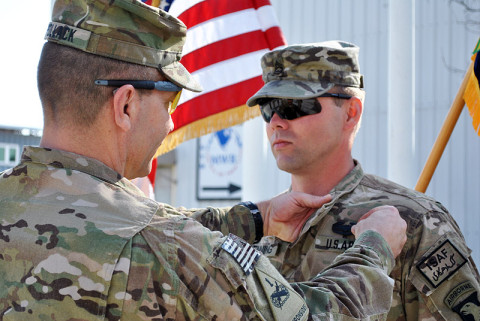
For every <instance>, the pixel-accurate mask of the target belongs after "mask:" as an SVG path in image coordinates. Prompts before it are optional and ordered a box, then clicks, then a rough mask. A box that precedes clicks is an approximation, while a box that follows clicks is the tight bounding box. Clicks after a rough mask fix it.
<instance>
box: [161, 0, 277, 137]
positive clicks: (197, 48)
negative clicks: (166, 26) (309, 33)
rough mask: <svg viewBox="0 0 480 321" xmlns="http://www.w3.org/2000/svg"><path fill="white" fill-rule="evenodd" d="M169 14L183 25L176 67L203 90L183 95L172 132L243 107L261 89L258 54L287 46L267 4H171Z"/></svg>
mask: <svg viewBox="0 0 480 321" xmlns="http://www.w3.org/2000/svg"><path fill="white" fill-rule="evenodd" d="M169 13H170V14H171V15H173V16H176V17H178V18H179V19H180V20H182V21H183V22H184V23H185V24H186V25H187V28H188V29H187V40H186V43H185V46H184V50H183V58H182V60H181V62H182V64H183V65H184V66H185V67H186V68H187V70H189V71H190V72H191V73H192V74H193V76H194V77H195V78H196V79H197V80H198V81H199V82H200V84H201V85H202V87H203V88H204V90H203V92H201V93H193V92H190V91H186V90H185V91H184V92H183V93H182V98H181V100H180V104H181V106H180V108H179V109H178V110H177V112H175V113H174V114H173V115H172V118H173V121H174V124H175V128H176V129H178V128H180V127H182V126H185V125H187V124H189V123H191V122H193V121H195V120H198V119H201V118H204V117H208V116H209V115H212V114H215V113H218V112H222V111H226V110H228V109H230V108H234V107H237V106H241V105H244V104H245V102H246V101H247V99H248V98H249V97H250V96H252V95H253V94H254V93H255V92H256V91H257V90H258V89H260V88H261V86H262V85H263V81H262V78H261V74H262V70H261V66H260V58H261V57H262V55H263V54H264V53H266V52H267V51H269V50H271V49H274V48H277V47H281V46H285V45H286V42H285V39H284V37H283V35H282V33H281V30H280V28H279V25H278V21H277V19H276V16H275V12H274V9H273V7H272V5H271V4H270V2H269V1H268V0H233V1H232V0H176V1H174V2H173V3H172V5H171V7H170V10H169Z"/></svg>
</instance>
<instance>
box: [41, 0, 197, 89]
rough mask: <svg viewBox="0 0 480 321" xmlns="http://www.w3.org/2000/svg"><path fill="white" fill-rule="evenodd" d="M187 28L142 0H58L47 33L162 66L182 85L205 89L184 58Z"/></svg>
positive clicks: (53, 37)
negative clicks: (185, 65)
mask: <svg viewBox="0 0 480 321" xmlns="http://www.w3.org/2000/svg"><path fill="white" fill-rule="evenodd" d="M186 32H187V28H186V26H185V24H184V23H183V22H182V21H180V20H178V19H177V18H175V17H173V16H171V15H169V14H168V13H166V12H165V11H163V10H160V9H158V8H155V7H152V6H148V5H145V4H144V3H142V2H141V1H140V0H115V1H110V0H88V1H86V0H56V1H55V3H54V6H53V10H52V22H51V23H50V24H49V25H48V28H47V31H46V34H45V39H46V40H48V41H51V42H55V43H59V44H62V45H66V46H71V47H74V48H76V49H79V50H82V51H85V52H89V53H92V54H95V55H99V56H104V57H108V58H113V59H118V60H123V61H126V62H130V63H135V64H140V65H144V66H149V67H153V68H158V69H159V70H160V71H161V72H162V73H163V74H164V75H165V76H166V77H167V78H168V79H169V80H170V81H172V82H173V83H175V84H177V85H178V86H180V87H182V88H186V89H188V90H192V91H201V90H202V88H201V86H200V84H199V83H198V82H197V81H196V80H195V79H194V78H193V77H192V75H191V74H190V73H189V72H188V71H187V69H186V68H185V67H184V66H183V65H182V64H181V63H180V59H181V57H182V49H183V45H184V44H185V39H186Z"/></svg>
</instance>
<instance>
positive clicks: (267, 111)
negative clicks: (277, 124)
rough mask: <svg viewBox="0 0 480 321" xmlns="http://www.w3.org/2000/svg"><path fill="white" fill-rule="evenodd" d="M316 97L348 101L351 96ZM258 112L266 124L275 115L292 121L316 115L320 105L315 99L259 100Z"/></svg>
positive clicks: (320, 108) (328, 95)
mask: <svg viewBox="0 0 480 321" xmlns="http://www.w3.org/2000/svg"><path fill="white" fill-rule="evenodd" d="M318 97H333V98H339V99H350V98H352V96H350V95H346V94H331V93H325V94H323V95H320V96H318ZM258 104H259V105H260V112H261V113H262V117H263V120H265V121H266V122H267V123H269V122H270V120H271V119H272V117H273V113H276V114H277V115H278V117H280V118H281V119H287V120H292V119H296V118H298V117H302V116H307V115H314V114H318V113H319V112H321V111H322V105H320V103H319V102H318V100H317V99H316V98H309V99H282V98H274V99H271V98H266V99H265V98H264V99H259V101H258Z"/></svg>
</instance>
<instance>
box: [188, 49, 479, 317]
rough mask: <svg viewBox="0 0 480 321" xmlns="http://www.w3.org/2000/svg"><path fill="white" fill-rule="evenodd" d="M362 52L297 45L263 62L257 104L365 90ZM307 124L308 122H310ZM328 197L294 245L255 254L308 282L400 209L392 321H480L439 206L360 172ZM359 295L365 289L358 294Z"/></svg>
mask: <svg viewBox="0 0 480 321" xmlns="http://www.w3.org/2000/svg"><path fill="white" fill-rule="evenodd" d="M358 52H359V48H358V47H357V46H355V45H353V44H350V43H346V42H340V41H329V42H323V43H314V44H303V45H292V46H289V47H286V48H284V49H280V50H275V51H272V52H269V53H266V54H265V55H264V56H263V57H262V69H263V80H264V81H265V85H264V86H263V87H262V88H261V89H260V90H259V91H258V92H257V93H256V94H255V95H254V96H253V97H251V98H250V99H249V100H248V102H247V104H248V105H249V106H255V105H256V103H257V102H258V100H259V99H265V98H291V99H302V98H312V97H317V96H319V95H321V94H323V93H325V92H328V91H329V90H330V89H332V88H333V87H334V86H347V87H356V88H362V87H363V80H362V78H363V76H362V75H361V74H360V68H359V63H358ZM306 117H308V116H306ZM330 193H331V194H332V195H333V200H332V201H331V202H330V203H328V204H325V205H324V206H323V207H322V208H320V209H319V210H318V211H317V212H316V213H315V214H314V215H313V216H312V217H311V219H310V220H309V221H308V222H307V224H306V225H305V227H304V228H303V231H302V234H301V235H300V236H299V238H298V240H296V241H295V242H294V243H291V244H290V243H286V242H282V241H280V240H278V239H276V238H274V237H264V238H263V239H262V240H261V241H260V242H259V243H258V244H256V248H257V249H259V250H260V251H262V252H263V253H264V254H265V255H267V256H268V257H269V258H270V261H271V262H272V263H273V264H274V266H275V267H277V268H278V269H279V271H280V272H281V274H282V275H283V276H284V277H285V278H286V279H287V280H288V281H290V282H299V281H305V280H309V279H311V278H313V277H315V276H316V275H317V274H318V273H319V272H321V271H322V270H323V269H324V268H325V267H327V266H329V265H330V264H331V263H332V262H333V261H334V260H335V259H336V258H337V257H338V255H340V254H341V253H344V252H345V251H346V250H347V249H348V248H350V246H351V245H352V244H353V242H354V239H355V238H354V236H353V235H352V234H351V232H350V228H351V226H352V225H353V224H355V223H356V222H357V221H358V219H359V218H360V217H361V216H362V215H363V214H365V213H366V212H367V211H369V210H370V209H372V208H374V207H376V206H381V205H393V206H395V207H396V208H397V209H398V210H399V211H400V214H401V216H402V218H403V219H404V220H405V221H406V222H407V224H408V229H407V238H408V239H407V242H406V244H405V246H404V248H403V251H402V253H401V254H400V255H399V256H398V257H397V259H396V265H395V268H394V270H393V271H392V273H391V276H392V278H394V280H395V287H394V292H393V303H392V307H391V310H390V312H389V314H388V320H391V321H401V320H412V321H413V320H429V321H430V320H448V321H454V320H480V314H479V313H478V311H480V301H479V297H478V290H479V289H480V286H479V281H480V277H479V274H478V271H477V269H476V267H475V264H474V262H473V260H472V258H471V257H470V253H471V250H470V249H469V248H468V247H467V245H466V244H465V240H464V238H463V235H462V233H461V231H460V229H459V227H458V226H457V224H456V222H455V221H454V219H453V218H452V216H451V215H450V214H449V213H448V211H447V210H446V209H445V208H444V207H443V206H442V205H441V204H440V203H439V202H437V201H435V200H434V199H431V198H429V197H427V196H425V195H424V194H422V193H418V192H415V191H413V190H410V189H407V188H405V187H402V186H399V185H397V184H395V183H393V182H390V181H388V180H385V179H383V178H379V177H376V176H373V175H368V174H364V172H363V171H362V168H361V167H360V165H359V164H358V162H357V163H356V166H355V168H354V169H353V170H352V171H351V172H350V173H349V174H348V175H347V176H346V177H344V178H343V180H342V181H341V182H340V183H339V184H338V185H337V186H335V187H334V188H333V189H332V190H331V191H330ZM197 219H199V220H201V221H202V222H204V223H209V225H207V226H208V227H210V228H212V229H221V230H222V231H228V229H227V228H226V227H225V226H224V225H222V223H221V220H222V218H221V217H215V218H212V217H201V216H198V215H197ZM354 289H355V290H357V291H363V290H362V289H361V288H356V287H354Z"/></svg>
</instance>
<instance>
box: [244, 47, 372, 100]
mask: <svg viewBox="0 0 480 321" xmlns="http://www.w3.org/2000/svg"><path fill="white" fill-rule="evenodd" d="M358 52H359V47H357V46H356V45H354V44H351V43H348V42H344V41H326V42H320V43H311V44H299V45H292V46H288V47H286V48H284V49H278V50H273V51H270V52H267V53H266V54H265V55H263V57H262V59H261V65H262V70H263V81H264V83H265V84H264V86H263V87H262V88H261V89H260V90H259V91H258V92H257V93H255V94H254V95H253V96H252V97H250V98H249V99H248V100H247V105H248V106H250V107H253V106H255V105H257V104H258V100H259V99H262V98H287V99H307V98H313V97H318V96H320V95H321V94H323V93H326V92H327V91H329V90H330V89H331V88H332V87H333V86H334V85H339V86H349V87H358V88H363V76H362V75H361V74H360V66H359V62H358Z"/></svg>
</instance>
